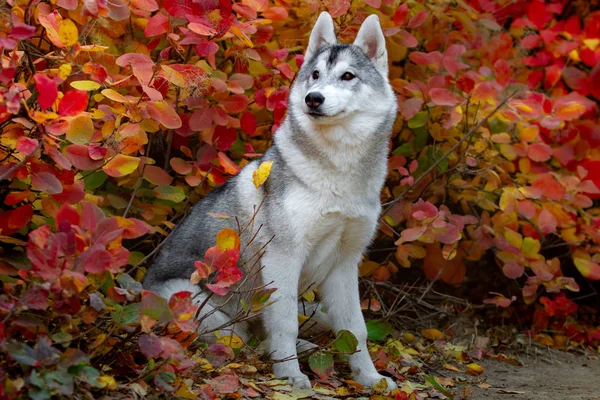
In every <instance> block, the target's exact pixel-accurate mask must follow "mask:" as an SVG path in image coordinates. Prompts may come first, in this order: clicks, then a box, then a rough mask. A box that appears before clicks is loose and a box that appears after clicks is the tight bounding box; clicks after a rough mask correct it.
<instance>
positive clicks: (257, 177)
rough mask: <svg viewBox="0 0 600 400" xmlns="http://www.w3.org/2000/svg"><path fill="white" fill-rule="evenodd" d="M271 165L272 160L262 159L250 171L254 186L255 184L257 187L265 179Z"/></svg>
mask: <svg viewBox="0 0 600 400" xmlns="http://www.w3.org/2000/svg"><path fill="white" fill-rule="evenodd" d="M272 167H273V161H263V162H262V163H260V165H259V166H258V168H257V169H256V171H254V172H253V173H252V182H254V186H256V188H257V189H258V188H259V187H261V186H262V184H263V183H265V182H266V181H267V178H268V177H269V174H270V173H271V168H272Z"/></svg>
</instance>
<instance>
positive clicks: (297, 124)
mask: <svg viewBox="0 0 600 400" xmlns="http://www.w3.org/2000/svg"><path fill="white" fill-rule="evenodd" d="M387 76H388V60H387V51H386V47H385V38H384V36H383V32H382V30H381V26H380V24H379V18H378V17H377V16H376V15H371V16H369V17H368V18H367V19H366V20H365V21H364V23H363V25H362V26H361V28H360V30H359V32H358V35H357V37H356V40H355V41H354V43H353V44H351V45H347V44H339V43H338V42H337V39H336V36H335V32H334V24H333V20H332V18H331V16H330V15H329V14H328V13H322V14H321V15H320V16H319V18H318V20H317V22H316V24H315V26H314V28H313V30H312V32H311V35H310V40H309V44H308V49H307V51H306V55H305V57H304V63H303V65H302V67H301V68H300V71H299V72H298V75H297V78H296V81H295V82H294V84H293V87H292V89H291V92H290V97H289V102H288V104H289V107H288V113H287V116H286V118H285V120H284V122H283V123H282V125H281V126H280V127H279V129H278V130H277V132H276V133H275V136H274V145H273V146H272V147H271V148H270V149H269V150H268V151H267V152H266V153H265V154H264V156H263V157H262V159H261V160H258V161H253V162H251V163H250V164H248V165H247V166H246V167H245V168H243V169H242V171H241V172H240V173H239V174H238V175H237V176H235V177H234V178H232V179H230V180H229V181H228V182H227V183H226V184H225V185H223V186H222V187H220V188H218V189H216V190H214V191H213V192H211V193H210V194H209V195H208V196H207V197H206V198H205V199H203V200H202V201H201V202H200V203H199V204H198V205H197V206H195V207H194V208H193V210H192V211H191V212H190V214H189V215H188V216H187V218H186V219H185V220H184V221H183V222H182V224H181V225H180V226H179V227H178V228H177V229H175V231H174V232H173V233H172V234H171V235H170V237H169V238H168V239H167V241H166V243H165V245H164V246H163V249H162V250H161V251H160V253H159V255H158V257H157V258H156V260H155V261H154V262H153V265H152V266H151V267H150V268H149V271H148V273H147V276H146V277H145V280H144V286H145V288H146V289H149V290H153V291H155V292H157V293H158V294H160V295H161V296H163V297H165V298H167V299H168V298H169V297H170V296H171V295H172V294H173V293H176V292H180V291H190V292H192V293H195V294H196V295H197V296H196V298H197V299H198V301H202V302H203V301H204V300H206V298H207V294H206V293H205V291H203V290H202V289H201V288H200V287H199V286H198V285H193V284H191V283H190V281H189V278H190V275H191V274H192V272H193V271H194V270H195V269H194V261H195V260H201V259H202V257H203V255H204V253H205V251H206V250H207V249H208V248H209V247H210V246H212V245H214V240H215V236H216V234H217V233H218V232H219V231H220V230H221V229H223V228H225V227H232V228H235V226H234V224H236V223H235V220H234V219H233V218H229V219H222V218H215V217H213V216H210V215H208V213H217V212H218V213H225V214H228V215H230V216H235V217H236V218H237V220H238V221H242V224H243V222H244V221H249V220H250V219H251V218H253V217H254V218H255V219H254V224H255V225H256V226H260V229H259V230H258V233H257V234H256V236H255V237H254V238H253V239H252V242H253V246H258V248H262V247H261V246H263V245H264V244H267V242H268V244H267V245H266V247H265V250H264V255H263V257H262V259H261V262H260V263H261V269H260V271H259V273H258V274H257V276H259V283H261V284H264V285H267V284H269V283H271V282H272V287H275V288H277V290H276V291H275V292H274V293H273V294H272V295H271V299H270V300H271V301H273V303H272V304H271V305H269V306H268V307H265V308H264V309H263V310H262V311H261V314H260V316H259V317H260V320H261V322H262V330H263V333H264V340H265V345H266V348H267V349H266V350H267V351H268V352H269V353H270V354H271V356H272V357H273V358H274V359H277V360H283V361H282V362H277V363H275V364H274V366H273V370H274V373H275V375H276V376H277V377H278V378H284V377H287V378H288V380H289V382H290V383H292V384H293V385H295V386H298V387H301V388H310V381H309V379H308V377H307V376H306V375H304V374H303V373H302V372H301V371H300V365H299V363H298V360H297V354H298V353H297V348H296V343H297V339H298V319H297V311H298V297H299V294H301V293H303V292H304V291H306V290H307V289H308V288H311V289H312V288H317V289H318V294H319V297H320V298H321V303H322V305H323V312H321V311H319V313H320V314H321V317H322V318H321V320H322V321H326V322H327V323H328V324H329V327H330V328H332V329H333V330H334V331H339V330H349V331H350V332H352V333H353V334H354V335H355V336H356V338H357V339H358V348H357V350H358V351H357V352H356V353H354V354H352V355H350V356H349V357H348V359H349V364H350V368H351V370H352V374H353V378H354V379H355V380H356V381H357V382H359V383H360V384H362V385H364V386H368V387H372V386H373V385H374V384H376V383H377V382H379V381H380V380H381V379H386V381H387V384H388V388H389V389H395V388H396V387H397V386H396V384H395V383H394V382H393V381H392V380H391V379H389V378H386V377H384V376H382V375H380V374H379V373H378V372H377V370H376V369H375V366H374V365H373V362H372V361H371V359H370V357H369V352H368V350H367V344H366V340H367V330H366V326H365V321H364V318H363V315H362V312H361V307H360V301H359V292H358V264H359V262H360V261H361V258H362V255H363V252H364V251H365V249H366V248H367V246H368V245H369V244H370V242H371V240H372V238H373V236H374V234H375V232H376V230H377V227H378V220H379V215H380V212H381V204H380V192H381V189H382V187H383V184H384V181H385V177H386V173H387V155H388V142H389V138H390V134H391V130H392V125H393V123H394V120H395V117H396V111H397V104H396V97H395V95H394V93H393V90H392V88H391V86H390V84H389V81H388V77H387ZM263 161H272V162H273V166H272V170H271V173H270V175H269V177H268V179H267V181H266V182H265V184H264V185H263V186H261V187H260V188H258V189H257V188H256V187H255V186H254V184H253V182H252V174H253V172H254V171H255V170H256V169H257V168H258V166H259V165H260V163H261V162H263ZM259 205H260V207H259ZM257 209H258V212H256V210H257ZM236 226H237V225H236ZM246 240H247V238H246ZM243 241H244V237H243V236H242V242H243ZM241 292H242V291H239V292H238V293H241ZM218 297H219V296H212V297H211V298H210V299H209V301H207V302H206V304H205V307H203V309H202V313H208V314H209V316H208V317H206V318H204V319H203V323H202V326H201V328H200V330H203V331H204V332H207V331H209V330H210V328H211V327H212V328H213V329H220V327H222V326H224V325H226V323H227V321H228V320H230V318H231V315H233V314H234V313H235V310H234V309H233V308H232V307H234V305H232V304H229V303H227V304H223V303H219V300H218V299H217V298H218ZM230 303H235V301H233V302H230ZM238 303H239V302H238ZM237 306H239V304H238V305H237ZM246 329H249V326H248V324H247V323H245V322H243V323H240V324H237V325H236V326H234V328H233V329H232V330H233V332H234V333H235V334H236V335H238V336H240V337H242V338H246V337H247V333H246Z"/></svg>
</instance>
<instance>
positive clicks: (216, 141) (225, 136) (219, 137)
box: [212, 125, 237, 151]
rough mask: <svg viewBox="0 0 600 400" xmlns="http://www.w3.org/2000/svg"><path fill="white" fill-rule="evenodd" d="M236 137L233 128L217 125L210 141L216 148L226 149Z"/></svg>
mask: <svg viewBox="0 0 600 400" xmlns="http://www.w3.org/2000/svg"><path fill="white" fill-rule="evenodd" d="M236 137H237V136H236V134H235V129H234V128H226V127H224V126H221V125H219V126H217V127H215V131H214V133H213V137H212V142H213V145H214V146H215V148H216V149H217V150H221V151H226V150H229V149H230V148H231V145H232V144H233V142H235V139H236Z"/></svg>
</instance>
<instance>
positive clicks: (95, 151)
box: [88, 143, 108, 160]
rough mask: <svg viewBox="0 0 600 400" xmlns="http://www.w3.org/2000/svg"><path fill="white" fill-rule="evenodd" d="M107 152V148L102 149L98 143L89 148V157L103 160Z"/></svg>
mask: <svg viewBox="0 0 600 400" xmlns="http://www.w3.org/2000/svg"><path fill="white" fill-rule="evenodd" d="M107 151H108V149H107V148H106V147H102V146H100V145H99V144H98V143H91V144H90V145H89V146H88V155H89V156H90V158H91V159H92V160H102V159H103V158H104V156H106V152H107Z"/></svg>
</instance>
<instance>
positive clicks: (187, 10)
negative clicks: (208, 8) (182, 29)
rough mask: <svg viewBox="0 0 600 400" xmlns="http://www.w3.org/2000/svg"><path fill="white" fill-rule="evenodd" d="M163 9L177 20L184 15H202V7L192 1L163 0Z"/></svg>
mask: <svg viewBox="0 0 600 400" xmlns="http://www.w3.org/2000/svg"><path fill="white" fill-rule="evenodd" d="M163 7H164V8H165V10H167V12H168V13H169V14H171V15H172V16H174V17H177V18H184V17H185V15H186V14H190V15H202V6H201V5H200V3H197V2H194V1H193V0H164V1H163Z"/></svg>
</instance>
